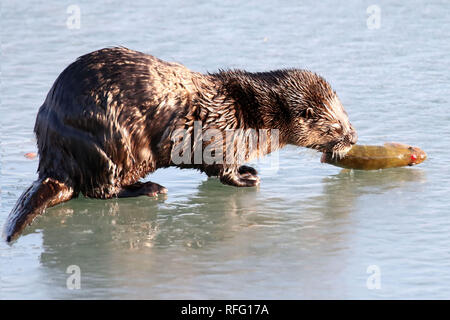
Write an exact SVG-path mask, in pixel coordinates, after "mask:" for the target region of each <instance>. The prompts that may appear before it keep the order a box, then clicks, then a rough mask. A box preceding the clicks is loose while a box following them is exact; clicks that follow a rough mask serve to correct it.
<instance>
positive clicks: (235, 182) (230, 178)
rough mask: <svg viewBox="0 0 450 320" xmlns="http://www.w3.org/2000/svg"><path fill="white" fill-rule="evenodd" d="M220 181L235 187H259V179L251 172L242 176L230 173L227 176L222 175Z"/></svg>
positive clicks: (237, 173)
mask: <svg viewBox="0 0 450 320" xmlns="http://www.w3.org/2000/svg"><path fill="white" fill-rule="evenodd" d="M252 169H253V168H252ZM253 170H254V169H253ZM255 172H256V170H255ZM220 181H221V182H222V183H224V184H228V185H230V186H235V187H256V186H257V185H259V177H258V176H257V175H254V174H251V173H249V172H247V173H242V174H241V173H239V172H229V173H226V174H222V175H221V176H220Z"/></svg>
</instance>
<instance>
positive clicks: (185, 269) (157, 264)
mask: <svg viewBox="0 0 450 320" xmlns="http://www.w3.org/2000/svg"><path fill="white" fill-rule="evenodd" d="M423 181H425V174H424V172H422V171H421V170H417V169H415V170H411V169H408V168H404V169H401V168H400V169H392V170H384V171H380V172H362V171H361V172H360V171H354V172H347V171H343V172H341V173H339V174H337V175H335V176H330V177H326V178H323V180H322V188H323V189H322V191H321V192H319V194H318V193H316V194H315V195H312V196H309V197H308V196H307V194H306V193H303V194H302V195H301V196H299V197H298V198H297V197H295V196H294V197H293V193H292V192H291V193H290V194H284V193H278V194H276V195H275V198H274V197H273V195H272V197H270V192H271V191H270V189H269V190H257V189H254V188H233V187H227V186H223V185H222V184H221V183H220V182H219V181H218V180H217V179H208V180H206V181H203V182H202V183H201V184H200V185H199V186H198V189H197V192H196V193H193V194H191V195H189V196H187V197H186V195H185V194H181V193H180V192H178V193H177V192H176V191H175V192H173V193H172V194H169V195H168V199H164V198H158V199H151V198H146V197H139V198H129V199H118V200H107V201H101V200H91V199H77V200H74V201H70V202H68V203H66V204H64V205H61V206H59V207H54V208H51V209H49V210H48V212H47V213H46V215H44V216H43V217H42V218H40V219H39V220H38V221H37V223H36V224H34V226H33V228H34V229H39V230H41V233H42V239H43V252H42V253H41V263H42V265H43V266H44V267H45V269H44V271H45V272H46V273H47V274H48V277H49V278H51V279H53V280H52V281H53V283H54V284H53V285H52V288H54V287H59V288H61V290H60V292H59V293H55V296H57V297H62V296H70V294H71V293H70V292H68V291H67V290H66V289H65V288H64V285H65V279H66V277H67V275H66V274H65V271H66V268H67V267H68V266H69V265H73V264H75V265H79V266H80V268H81V270H82V272H83V276H84V277H85V278H86V277H87V278H89V281H85V282H83V285H84V288H86V287H89V288H90V290H89V294H92V296H95V293H96V292H97V290H98V296H99V297H105V294H107V292H108V290H107V288H108V287H111V288H114V290H112V291H114V292H115V294H116V295H117V296H116V297H123V294H122V293H120V292H121V288H123V289H124V288H128V289H129V290H132V291H133V290H137V291H136V292H138V293H139V295H140V296H136V295H134V297H146V298H149V297H153V296H152V295H154V296H155V297H158V298H161V297H169V293H172V294H173V291H170V290H174V289H173V288H180V287H183V288H184V290H191V289H192V288H195V287H196V286H197V285H198V283H196V282H195V281H194V280H192V279H196V277H200V276H201V275H202V274H203V273H204V272H213V273H214V272H219V273H222V272H224V273H228V272H233V271H232V270H234V269H233V268H238V267H239V268H242V266H241V265H240V263H243V262H244V261H246V259H248V257H255V256H258V257H265V256H266V255H267V256H268V257H272V258H270V259H273V258H274V257H275V260H274V261H278V260H277V259H281V257H282V256H283V255H285V254H288V255H289V256H290V257H291V258H289V259H288V260H289V261H290V265H291V266H292V268H295V270H296V271H295V273H296V274H297V281H299V282H301V283H308V281H312V280H308V277H309V276H306V275H311V269H310V267H309V264H313V265H315V269H317V270H316V271H314V272H316V273H314V274H315V275H316V276H317V279H321V276H322V275H323V274H327V272H328V273H329V271H330V266H331V265H333V268H332V271H333V272H340V271H341V270H345V267H346V264H345V261H346V253H345V252H344V251H342V248H345V247H348V243H349V242H348V238H347V236H346V232H347V231H348V230H351V228H348V229H347V228H346V227H343V224H345V225H349V226H350V227H351V226H352V215H351V213H352V212H353V211H355V210H356V202H357V200H358V198H359V197H361V196H364V195H367V194H373V193H383V192H389V191H390V190H392V189H395V188H416V189H417V188H419V190H420V185H421V182H423ZM319 190H320V189H319ZM336 222H338V223H336ZM253 226H264V227H267V226H268V227H273V226H274V228H269V229H268V228H258V227H257V228H252V227H253ZM33 228H30V229H29V230H28V232H31V231H32V230H33ZM250 230H252V232H247V231H250ZM247 235H248V236H247ZM252 241H254V242H255V243H256V245H250V243H251V242H252ZM242 242H245V243H242ZM218 243H226V245H224V246H217V244H218ZM274 243H275V244H276V243H278V244H279V245H282V247H279V246H278V245H273V244H274ZM258 244H259V245H258ZM216 247H217V248H216ZM214 248H216V249H214ZM280 248H282V249H281V250H280ZM197 249H201V250H200V252H201V254H200V253H198V254H196V252H198V250H197ZM210 249H211V250H210ZM336 254H337V255H339V259H338V261H341V263H336V258H335V257H333V255H336ZM189 257H197V258H189ZM196 259H203V260H199V261H198V264H196V263H194V262H193V261H195V260H196ZM258 259H259V258H258ZM229 261H236V263H237V264H236V266H238V267H236V266H234V267H231V270H228V269H227V268H229V267H230V266H229V265H228V267H224V268H223V269H221V268H220V267H215V265H221V264H225V265H226V264H227V263H229ZM273 263H274V262H273ZM317 266H319V267H317ZM211 268H213V269H211ZM214 268H216V269H214ZM239 268H238V269H239ZM248 268H251V266H248ZM319 271H320V272H319ZM289 272H290V271H289ZM302 272H303V273H304V274H305V277H304V278H303V277H302V276H301V275H300V274H303V273H302ZM155 273H158V275H155ZM56 274H57V275H59V276H55V275H56ZM287 274H288V273H287ZM289 274H290V273H289ZM180 277H181V278H180ZM183 277H185V278H186V279H182V278H183ZM175 279H176V280H175ZM189 279H190V280H189ZM314 279H316V278H314ZM189 281H191V282H189ZM192 281H193V282H192ZM315 284H316V283H314V285H315ZM150 287H152V288H153V289H151V291H148V290H150V289H148V288H150ZM97 288H98V289H97ZM130 288H131V289H130ZM138 288H139V289H138ZM124 290H125V289H124ZM166 291H167V292H168V293H167V296H165V295H164V294H166ZM169 291H170V292H169ZM85 292H86V291H85ZM133 292H134V291H133ZM155 292H156V293H155ZM72 294H73V293H72ZM80 294H81V292H80ZM136 294H137V293H136ZM183 297H187V296H183Z"/></svg>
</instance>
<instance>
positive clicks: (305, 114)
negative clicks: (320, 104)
mask: <svg viewBox="0 0 450 320" xmlns="http://www.w3.org/2000/svg"><path fill="white" fill-rule="evenodd" d="M314 115H315V112H314V110H313V108H311V107H308V108H306V109H303V110H302V111H301V112H300V117H302V118H305V119H311V118H313V117H314Z"/></svg>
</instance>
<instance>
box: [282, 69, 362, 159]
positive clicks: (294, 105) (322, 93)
mask: <svg viewBox="0 0 450 320" xmlns="http://www.w3.org/2000/svg"><path fill="white" fill-rule="evenodd" d="M283 83H284V89H283V91H284V93H283V96H284V98H285V99H286V104H287V108H288V110H289V114H290V117H289V121H290V123H289V124H288V127H289V128H290V130H289V132H288V137H287V141H288V143H291V144H294V145H297V146H302V147H307V148H312V149H316V150H318V151H321V152H330V153H333V154H334V155H336V156H338V157H341V156H344V155H345V153H346V152H347V151H349V150H350V148H351V147H352V145H353V144H355V143H356V141H357V139H358V138H357V134H356V131H355V129H354V128H353V127H352V125H351V123H350V121H349V120H348V115H347V112H345V110H344V108H343V106H342V104H341V102H340V101H339V98H338V97H337V95H336V92H334V91H333V90H332V89H331V87H330V85H329V84H328V82H327V81H325V79H323V78H322V77H320V76H318V75H317V74H315V73H312V72H309V71H304V70H291V71H290V72H289V77H287V78H285V80H284V81H283Z"/></svg>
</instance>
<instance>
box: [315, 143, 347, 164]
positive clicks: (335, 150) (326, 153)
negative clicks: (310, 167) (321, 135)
mask: <svg viewBox="0 0 450 320" xmlns="http://www.w3.org/2000/svg"><path fill="white" fill-rule="evenodd" d="M351 148H352V146H351V145H350V146H349V145H339V144H337V145H334V146H333V147H332V148H324V149H322V150H320V151H322V152H323V154H322V157H321V158H320V161H321V162H322V163H323V162H325V160H326V159H331V160H340V159H342V158H343V157H345V155H346V154H347V152H349V151H350V149H351Z"/></svg>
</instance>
